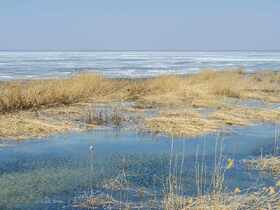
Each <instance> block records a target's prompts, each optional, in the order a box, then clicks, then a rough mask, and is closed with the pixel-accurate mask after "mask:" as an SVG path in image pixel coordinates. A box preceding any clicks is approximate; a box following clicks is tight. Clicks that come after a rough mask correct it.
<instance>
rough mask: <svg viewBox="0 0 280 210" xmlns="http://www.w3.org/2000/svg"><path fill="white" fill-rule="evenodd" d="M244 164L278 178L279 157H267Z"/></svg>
mask: <svg viewBox="0 0 280 210" xmlns="http://www.w3.org/2000/svg"><path fill="white" fill-rule="evenodd" d="M246 164H247V165H248V166H249V167H250V168H254V169H257V170H262V171H266V172H270V173H272V175H274V176H276V177H279V178H280V157H274V156H268V157H264V158H260V159H256V160H247V161H246ZM279 185H280V183H279Z"/></svg>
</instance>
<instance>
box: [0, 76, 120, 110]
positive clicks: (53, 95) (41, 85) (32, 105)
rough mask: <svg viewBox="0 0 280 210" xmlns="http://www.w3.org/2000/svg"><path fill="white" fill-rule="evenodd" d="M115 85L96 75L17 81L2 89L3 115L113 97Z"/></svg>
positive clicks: (5, 85)
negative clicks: (90, 98)
mask: <svg viewBox="0 0 280 210" xmlns="http://www.w3.org/2000/svg"><path fill="white" fill-rule="evenodd" d="M117 87H118V85H115V82H114V81H109V80H107V79H105V78H103V77H102V76H99V75H95V74H80V75H76V76H73V77H71V78H68V79H54V80H32V81H15V82H8V83H4V84H2V85H1V86H0V112H2V113H5V112H12V111H19V110H26V109H38V108H40V107H46V106H47V107H48V106H58V105H69V104H73V103H77V102H81V101H84V100H86V99H88V98H89V97H101V96H103V97H104V96H109V95H112V94H114V91H115V88H117Z"/></svg>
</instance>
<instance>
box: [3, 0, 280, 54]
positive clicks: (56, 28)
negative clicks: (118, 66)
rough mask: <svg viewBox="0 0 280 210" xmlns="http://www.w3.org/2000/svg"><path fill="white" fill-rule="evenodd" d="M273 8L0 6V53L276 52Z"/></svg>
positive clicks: (91, 3) (53, 0)
mask: <svg viewBox="0 0 280 210" xmlns="http://www.w3.org/2000/svg"><path fill="white" fill-rule="evenodd" d="M279 22H280V1H279V0H169V1H165V0H137V1H136V0H99V1H97V0H0V50H106V49H107V50H108V49H112V50H134V49H135V50H247V49H250V50H255V49H257V50H270V49H273V50H277V49H280V38H279V37H280V27H279V25H280V23H279Z"/></svg>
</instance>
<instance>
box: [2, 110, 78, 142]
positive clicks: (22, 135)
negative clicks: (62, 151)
mask: <svg viewBox="0 0 280 210" xmlns="http://www.w3.org/2000/svg"><path fill="white" fill-rule="evenodd" d="M73 129H77V128H76V127H75V126H74V125H73V124H71V123H69V122H66V121H55V120H47V119H38V117H37V116H36V115H34V113H21V114H6V115H4V116H3V115H2V116H0V139H2V138H5V139H17V140H21V139H26V138H34V137H42V136H47V135H50V134H52V133H60V132H66V131H69V130H73Z"/></svg>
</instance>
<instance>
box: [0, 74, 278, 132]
mask: <svg viewBox="0 0 280 210" xmlns="http://www.w3.org/2000/svg"><path fill="white" fill-rule="evenodd" d="M279 78H280V73H275V72H266V73H255V74H245V73H244V72H243V71H242V70H227V71H213V70H207V71H202V72H201V73H198V74H194V75H187V76H174V75H166V76H159V77H156V78H149V79H132V80H131V79H107V78H104V77H102V76H100V75H96V74H80V75H75V76H72V77H70V78H66V79H49V80H32V81H11V82H3V83H1V84H0V113H2V114H1V118H0V119H1V121H3V122H1V123H2V124H3V125H4V124H5V120H6V119H5V116H6V115H4V114H7V113H14V116H16V115H19V116H20V115H21V112H23V111H24V110H31V111H36V110H39V111H42V110H43V111H44V110H46V108H49V107H55V108H57V109H60V108H59V107H63V109H64V108H65V106H70V107H72V106H73V105H75V104H76V103H81V102H90V103H91V104H93V105H94V104H95V103H97V102H101V101H102V102H104V103H107V104H109V103H111V102H113V101H133V102H135V104H136V105H135V106H134V108H136V110H138V111H139V110H141V109H148V108H158V109H161V110H164V109H166V108H167V109H168V108H176V110H179V109H192V108H198V107H205V108H214V109H216V110H217V112H216V113H215V114H213V115H212V116H211V117H209V118H207V119H206V118H205V117H201V116H197V114H195V116H193V115H192V114H189V113H188V114H181V115H180V114H176V115H172V116H170V114H161V115H160V116H158V117H157V118H154V119H149V120H148V121H147V125H148V127H149V128H151V129H152V130H153V131H155V132H165V133H168V134H176V135H179V136H182V135H187V136H195V135H197V134H198V133H199V134H204V133H208V132H213V131H216V130H217V129H219V128H222V127H224V125H223V124H226V125H230V124H233V125H247V124H249V123H251V122H254V121H279V113H278V112H276V111H271V110H261V111H256V110H253V111H252V110H244V109H242V110H241V112H240V109H239V108H238V107H236V106H235V102H236V100H240V99H241V100H246V99H251V98H253V99H259V100H263V101H265V102H279V101H280V79H279ZM228 107H231V108H228ZM128 108H129V107H128ZM17 112H18V113H17ZM67 115H68V116H70V118H73V116H74V117H80V114H79V113H75V112H73V113H72V112H71V111H69V112H68V113H67ZM59 116H61V115H59ZM15 118H16V117H15ZM8 119H10V118H8ZM32 119H36V117H35V118H32ZM118 121H119V119H117V118H116V122H118ZM11 124H12V123H11ZM23 124H28V123H27V122H25V121H24V123H23ZM14 126H15V128H14V132H13V131H9V132H8V131H7V130H5V129H6V128H3V127H0V135H1V136H3V137H5V136H6V135H7V136H13V135H15V133H17V132H20V130H21V129H24V130H28V129H27V128H24V126H22V123H14ZM31 130H32V129H31ZM49 130H50V131H51V129H49ZM59 130H60V129H59ZM38 131H39V130H38ZM31 133H32V132H31Z"/></svg>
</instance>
